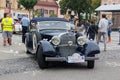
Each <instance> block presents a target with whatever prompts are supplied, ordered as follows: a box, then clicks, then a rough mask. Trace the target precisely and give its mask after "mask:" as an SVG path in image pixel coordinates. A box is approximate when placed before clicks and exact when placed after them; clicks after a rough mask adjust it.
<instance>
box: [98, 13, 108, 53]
mask: <svg viewBox="0 0 120 80" xmlns="http://www.w3.org/2000/svg"><path fill="white" fill-rule="evenodd" d="M107 29H108V20H107V19H106V15H105V14H102V19H100V21H99V24H98V40H97V44H99V42H100V39H101V36H103V43H104V51H106V40H107Z"/></svg>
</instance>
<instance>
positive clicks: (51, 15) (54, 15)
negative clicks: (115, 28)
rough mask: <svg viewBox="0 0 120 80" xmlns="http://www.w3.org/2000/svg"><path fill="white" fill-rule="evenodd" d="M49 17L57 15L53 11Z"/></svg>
mask: <svg viewBox="0 0 120 80" xmlns="http://www.w3.org/2000/svg"><path fill="white" fill-rule="evenodd" d="M49 17H57V15H56V14H54V13H51V14H50V16H49Z"/></svg>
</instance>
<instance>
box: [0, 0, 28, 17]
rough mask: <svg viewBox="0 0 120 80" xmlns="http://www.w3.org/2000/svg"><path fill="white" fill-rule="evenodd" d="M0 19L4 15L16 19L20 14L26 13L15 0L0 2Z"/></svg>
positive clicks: (1, 0) (2, 0)
mask: <svg viewBox="0 0 120 80" xmlns="http://www.w3.org/2000/svg"><path fill="white" fill-rule="evenodd" d="M0 3H1V5H0V18H3V17H4V16H5V13H11V14H12V16H13V18H18V17H19V15H21V14H28V11H27V10H25V8H24V7H22V6H21V5H20V4H18V2H17V0H0Z"/></svg>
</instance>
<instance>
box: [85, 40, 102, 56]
mask: <svg viewBox="0 0 120 80" xmlns="http://www.w3.org/2000/svg"><path fill="white" fill-rule="evenodd" d="M84 49H85V50H84V53H85V55H86V56H91V55H95V54H99V53H100V48H99V46H98V45H97V44H96V43H95V42H94V41H88V42H87V43H86V44H85V45H84Z"/></svg>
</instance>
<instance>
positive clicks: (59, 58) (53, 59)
mask: <svg viewBox="0 0 120 80" xmlns="http://www.w3.org/2000/svg"><path fill="white" fill-rule="evenodd" d="M98 59H99V57H85V61H88V60H98ZM45 61H61V62H62V61H67V58H66V57H45Z"/></svg>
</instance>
